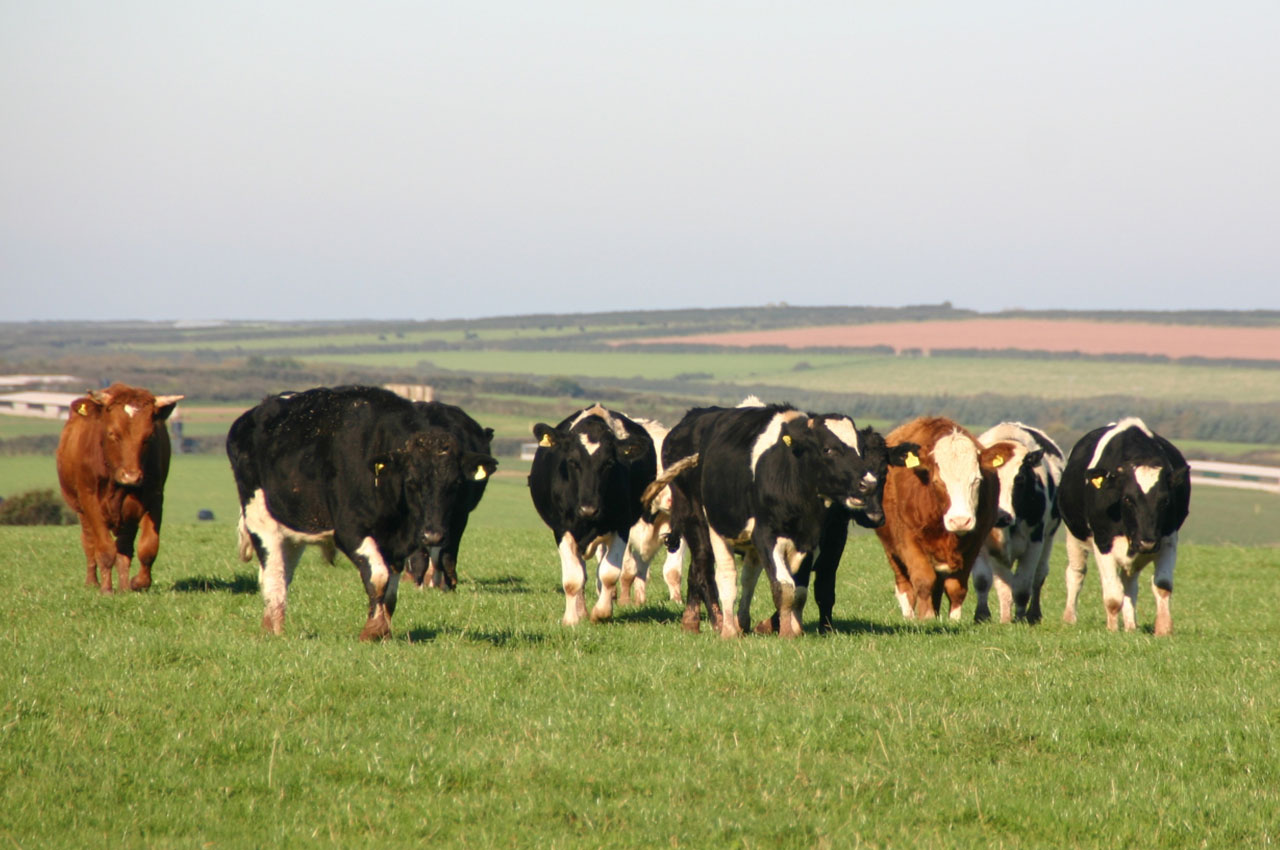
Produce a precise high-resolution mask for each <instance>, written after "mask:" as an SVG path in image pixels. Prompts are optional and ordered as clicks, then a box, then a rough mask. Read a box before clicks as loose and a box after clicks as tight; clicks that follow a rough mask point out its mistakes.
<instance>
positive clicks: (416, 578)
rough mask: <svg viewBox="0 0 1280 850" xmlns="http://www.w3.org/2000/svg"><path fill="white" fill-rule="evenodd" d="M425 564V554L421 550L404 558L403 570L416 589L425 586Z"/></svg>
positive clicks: (426, 561)
mask: <svg viewBox="0 0 1280 850" xmlns="http://www.w3.org/2000/svg"><path fill="white" fill-rule="evenodd" d="M427 564H428V558H427V555H426V553H424V552H422V551H421V550H419V551H417V552H414V553H413V554H412V555H410V556H409V557H408V558H407V559H406V560H405V564H404V571H405V572H406V573H408V574H409V579H410V580H411V581H412V582H413V586H414V587H416V588H417V589H418V590H422V589H423V587H425V586H426V581H427Z"/></svg>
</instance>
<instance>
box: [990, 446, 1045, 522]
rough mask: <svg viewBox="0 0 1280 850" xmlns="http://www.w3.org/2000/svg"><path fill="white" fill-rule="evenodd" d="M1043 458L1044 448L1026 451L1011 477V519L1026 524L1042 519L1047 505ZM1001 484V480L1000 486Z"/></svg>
mask: <svg viewBox="0 0 1280 850" xmlns="http://www.w3.org/2000/svg"><path fill="white" fill-rule="evenodd" d="M1043 460H1044V449H1036V450H1035V451H1033V452H1027V453H1026V454H1025V455H1023V457H1022V463H1021V464H1020V465H1019V466H1018V474H1017V476H1015V477H1014V479H1013V500H1012V501H1013V519H1014V520H1022V521H1023V522H1025V523H1027V524H1028V525H1036V524H1038V523H1039V522H1040V521H1041V520H1043V519H1044V516H1045V509H1046V508H1047V507H1048V505H1049V498H1050V496H1049V488H1048V484H1047V477H1046V475H1045V474H1044V471H1043V468H1042V467H1041V461H1043ZM1003 484H1004V482H1003V480H1002V481H1001V486H1003ZM1011 522H1012V520H1011ZM997 524H998V523H997Z"/></svg>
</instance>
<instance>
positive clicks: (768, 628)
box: [752, 618, 773, 635]
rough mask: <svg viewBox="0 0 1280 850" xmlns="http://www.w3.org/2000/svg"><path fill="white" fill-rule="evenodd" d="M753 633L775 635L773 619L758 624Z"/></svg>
mask: <svg viewBox="0 0 1280 850" xmlns="http://www.w3.org/2000/svg"><path fill="white" fill-rule="evenodd" d="M752 631H754V632H755V633H756V634H758V635H771V634H773V618H768V619H764V620H761V621H760V622H758V623H756V627H755V628H754V629H753V630H752Z"/></svg>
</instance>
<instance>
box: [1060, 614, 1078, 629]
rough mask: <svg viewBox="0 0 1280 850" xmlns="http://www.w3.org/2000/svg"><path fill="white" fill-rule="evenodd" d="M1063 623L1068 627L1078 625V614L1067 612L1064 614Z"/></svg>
mask: <svg viewBox="0 0 1280 850" xmlns="http://www.w3.org/2000/svg"><path fill="white" fill-rule="evenodd" d="M1062 622H1064V623H1066V624H1067V625H1068V626H1074V625H1075V624H1076V612H1075V611H1067V612H1065V613H1063V615H1062Z"/></svg>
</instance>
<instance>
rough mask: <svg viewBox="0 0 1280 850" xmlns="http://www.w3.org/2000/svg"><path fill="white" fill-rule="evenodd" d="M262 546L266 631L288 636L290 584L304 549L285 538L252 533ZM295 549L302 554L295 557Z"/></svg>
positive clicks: (260, 574) (260, 576) (260, 577)
mask: <svg viewBox="0 0 1280 850" xmlns="http://www.w3.org/2000/svg"><path fill="white" fill-rule="evenodd" d="M252 533H253V534H254V536H255V537H256V538H257V541H258V545H257V547H255V548H257V549H258V586H259V588H260V589H261V591H262V630H263V631H264V632H270V633H271V634H275V635H279V634H284V611H285V607H286V605H287V600H288V593H289V582H288V581H287V579H286V576H289V577H292V575H293V567H292V566H291V565H290V563H289V562H290V561H293V562H294V563H296V562H297V558H298V557H300V554H301V552H300V548H301V547H298V546H296V545H295V544H294V543H293V542H292V541H289V540H286V539H285V538H284V536H283V535H281V534H278V533H276V534H268V533H265V532H264V531H255V532H252ZM295 549H298V550H299V551H298V552H297V553H296V554H295V551H294V550H295Z"/></svg>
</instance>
